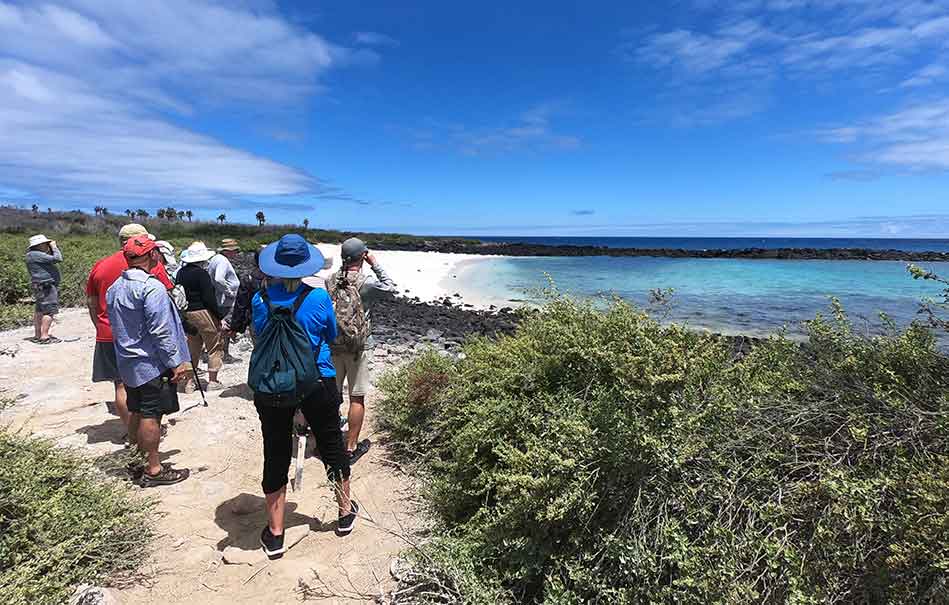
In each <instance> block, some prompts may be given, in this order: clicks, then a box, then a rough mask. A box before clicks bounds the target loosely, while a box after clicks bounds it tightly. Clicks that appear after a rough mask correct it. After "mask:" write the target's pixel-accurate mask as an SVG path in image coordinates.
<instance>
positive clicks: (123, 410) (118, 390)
mask: <svg viewBox="0 0 949 605" xmlns="http://www.w3.org/2000/svg"><path fill="white" fill-rule="evenodd" d="M114 385H115V411H116V412H117V413H118V414H119V418H120V419H121V420H122V424H124V425H125V428H126V429H128V432H129V443H133V444H134V443H135V441H136V438H137V435H136V434H135V433H134V432H133V431H132V429H131V426H130V418H129V404H128V393H127V392H126V391H125V385H124V384H123V383H121V382H120V381H118V380H116V381H115V383H114Z"/></svg>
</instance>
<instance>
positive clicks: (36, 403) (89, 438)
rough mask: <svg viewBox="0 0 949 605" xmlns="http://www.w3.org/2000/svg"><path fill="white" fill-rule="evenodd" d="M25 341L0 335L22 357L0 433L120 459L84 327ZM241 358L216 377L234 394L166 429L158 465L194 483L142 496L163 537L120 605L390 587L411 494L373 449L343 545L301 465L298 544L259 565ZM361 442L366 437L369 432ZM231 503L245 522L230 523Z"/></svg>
mask: <svg viewBox="0 0 949 605" xmlns="http://www.w3.org/2000/svg"><path fill="white" fill-rule="evenodd" d="M31 332H32V328H28V329H19V330H13V331H8V332H3V333H0V349H6V348H10V347H15V348H16V347H18V349H19V350H18V352H17V354H16V356H15V357H14V358H12V359H11V358H10V357H7V356H3V357H0V396H3V397H10V396H13V397H17V396H18V397H19V399H18V400H17V402H16V403H15V405H13V406H12V407H10V408H8V409H6V410H4V411H3V412H2V414H0V422H2V423H3V424H7V425H11V426H12V427H13V428H14V429H16V428H20V427H23V428H25V429H27V430H29V431H31V432H33V433H37V434H40V435H44V436H47V437H50V438H52V439H54V440H56V441H57V442H58V443H59V444H61V445H64V446H75V447H79V448H82V449H83V450H85V451H86V452H87V453H88V454H89V455H92V456H98V455H103V454H109V453H111V452H117V451H118V450H120V449H121V447H122V446H121V445H120V444H121V439H122V436H123V434H124V429H123V427H122V425H121V423H120V421H119V420H118V418H117V417H115V416H113V415H112V414H110V413H109V411H108V408H107V404H106V402H107V401H109V400H111V399H112V395H113V393H112V388H111V385H109V384H92V383H91V382H90V380H89V376H90V373H91V368H92V351H93V346H94V336H93V329H92V326H91V325H90V323H89V319H88V316H87V315H86V314H85V313H84V312H82V311H78V310H69V311H66V312H64V313H63V314H61V315H60V317H59V319H58V321H57V324H56V325H55V326H54V329H53V333H54V334H56V335H57V336H59V337H62V338H78V340H77V341H75V342H66V343H62V344H58V345H53V346H40V345H35V344H32V343H29V342H26V341H25V340H24V339H25V338H26V337H28V336H29V335H30V334H31ZM239 355H240V356H241V357H242V358H243V359H244V361H243V362H242V363H240V364H235V365H231V366H225V369H224V370H223V371H222V373H221V379H222V382H224V384H226V385H235V386H233V387H231V388H228V389H227V390H225V391H222V392H220V393H214V394H209V395H208V401H209V404H210V406H209V407H207V408H204V407H195V408H193V409H191V410H190V411H187V412H185V413H179V414H176V415H174V416H172V417H170V418H169V419H168V420H167V422H168V424H169V427H168V435H167V437H166V438H165V439H164V440H163V442H162V447H161V451H162V453H163V457H164V458H165V459H166V460H168V461H170V462H172V463H173V464H174V465H175V466H177V467H188V468H190V469H191V470H192V476H191V478H189V479H188V480H187V481H185V482H184V483H181V484H178V485H175V486H170V487H164V488H153V489H149V490H141V493H142V495H143V496H151V497H155V498H156V499H157V501H158V510H159V511H160V513H161V514H160V515H159V516H158V518H157V524H158V528H159V532H160V534H161V535H160V537H159V538H158V540H157V543H156V544H155V556H154V559H153V561H152V562H151V563H150V564H149V566H148V568H147V569H145V570H143V571H144V572H145V574H146V575H147V581H145V582H142V583H139V584H137V585H135V586H131V587H127V588H124V589H122V590H121V591H120V594H121V597H122V601H123V603H130V604H132V603H192V604H193V603H196V602H201V603H202V604H203V605H206V604H214V603H222V604H224V603H227V604H233V603H265V602H267V603H292V602H300V601H301V600H302V597H301V595H300V594H299V593H298V592H296V591H297V589H298V585H299V582H300V580H303V581H305V582H309V583H310V584H311V586H318V585H320V582H318V581H314V576H315V575H318V576H319V578H320V579H321V580H322V582H324V583H325V585H326V586H328V587H329V592H334V593H338V594H340V595H351V596H353V597H355V596H356V595H355V593H361V594H363V595H366V597H363V598H356V599H348V598H338V597H329V598H325V599H322V600H323V602H339V603H349V602H356V601H360V600H362V601H365V600H366V599H367V598H368V597H369V596H371V595H373V594H378V593H379V591H380V589H386V588H388V587H390V579H389V574H388V567H389V562H390V561H391V559H392V558H393V557H394V556H395V555H396V554H397V553H398V552H399V551H400V550H402V548H403V547H404V546H405V545H404V543H403V542H402V541H401V539H399V538H398V537H396V536H395V535H393V532H396V533H404V531H403V530H404V529H406V528H411V527H412V526H413V525H414V524H415V523H416V520H415V519H416V517H414V516H413V511H414V510H415V509H414V505H413V503H412V500H411V498H412V494H413V493H414V490H413V486H412V485H411V484H410V481H409V479H408V478H407V477H405V476H404V475H402V474H401V473H399V472H397V471H394V470H393V469H392V468H391V467H390V466H388V465H386V464H385V450H384V448H382V447H381V445H380V444H379V443H375V444H374V446H373V448H372V450H371V451H370V452H369V454H368V455H367V456H365V457H364V458H363V459H362V460H361V461H360V462H359V463H358V464H357V465H356V466H355V467H354V470H353V483H352V490H353V495H354V497H356V498H357V499H358V500H359V501H360V502H361V503H362V505H363V514H362V515H361V518H360V520H359V524H358V525H357V527H356V530H355V531H354V532H353V533H352V534H351V535H350V536H348V537H345V538H340V537H337V536H336V534H335V533H334V532H333V529H332V527H331V526H329V524H331V523H334V522H335V519H336V512H335V504H334V502H333V501H332V499H331V496H330V491H329V488H328V487H327V484H326V481H325V473H324V471H323V466H322V464H321V463H320V461H319V460H317V459H315V458H308V459H307V460H306V466H305V477H304V484H303V487H302V489H301V490H300V491H297V492H292V493H290V495H289V497H288V518H287V525H288V527H293V526H295V527H296V528H297V529H295V530H290V531H292V532H300V533H301V535H305V536H306V537H305V538H304V539H303V541H302V542H300V543H299V544H298V545H297V546H295V547H293V548H292V549H291V550H290V552H288V553H287V554H286V555H285V556H284V558H283V559H281V560H277V561H267V560H266V559H265V558H264V557H263V555H262V553H261V552H260V549H259V547H258V544H257V536H258V534H259V531H260V529H261V528H262V527H263V525H264V523H265V515H264V512H263V509H262V502H263V500H262V497H261V496H262V494H261V491H260V483H259V482H260V470H261V465H262V453H261V446H260V427H259V423H258V420H257V416H256V413H255V411H254V407H253V404H252V403H251V401H250V400H249V393H248V392H247V391H246V387H241V386H239V385H241V384H242V383H243V382H244V379H245V377H246V372H247V361H248V359H249V352H246V351H242V352H240V353H239ZM372 397H373V395H372V394H371V395H370V404H369V411H368V419H367V422H368V423H369V426H370V427H371V421H372V411H373V409H372ZM199 402H200V396H199V395H198V394H197V393H196V394H194V395H181V407H182V409H183V410H184V409H185V408H187V407H189V406H192V405H194V404H197V403H199ZM364 434H365V436H367V437H370V438H372V437H373V435H372V430H371V428H370V429H369V430H364ZM373 441H376V440H375V439H374V440H373ZM136 489H138V488H136ZM237 501H240V502H241V503H242V507H245V508H249V509H250V510H249V512H244V511H241V512H244V514H237V513H236V512H235V510H234V509H235V506H234V503H235V502H237ZM307 526H309V528H310V531H308V532H307V531H306V530H305V529H304V528H305V527H307ZM288 535H289V532H288ZM231 560H234V561H246V562H238V563H231Z"/></svg>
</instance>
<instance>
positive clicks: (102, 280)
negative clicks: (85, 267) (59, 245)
mask: <svg viewBox="0 0 949 605" xmlns="http://www.w3.org/2000/svg"><path fill="white" fill-rule="evenodd" d="M136 235H148V231H147V230H146V229H145V227H143V226H141V225H138V224H136V223H131V224H128V225H125V226H124V227H122V229H121V231H119V241H120V242H121V245H120V246H119V248H120V249H119V251H118V252H116V253H115V254H113V255H111V256H107V257H105V258H103V259H101V260H99V261H97V262H96V264H95V265H93V266H92V270H91V271H90V272H89V280H88V281H87V282H86V307H88V309H89V318H90V319H91V320H92V324H93V325H94V326H95V327H96V350H95V354H94V355H93V358H92V381H93V382H107V381H109V382H112V383H113V384H114V385H115V409H116V411H118V413H119V417H120V418H121V419H122V424H124V425H125V428H126V430H127V429H128V425H129V411H128V403H127V398H126V393H125V385H124V384H123V383H122V377H121V376H120V375H119V368H118V365H117V363H116V360H115V345H114V344H113V342H112V326H111V324H109V312H108V310H107V309H106V301H105V294H106V292H107V291H108V289H109V287H110V286H111V285H112V284H113V283H114V282H115V280H117V279H118V278H119V277H120V276H121V275H122V272H123V271H125V270H126V269H128V268H129V265H128V261H127V260H126V258H125V254H123V253H122V250H121V246H124V245H125V242H126V241H128V240H129V239H131V238H133V237H135V236H136ZM151 273H152V275H154V276H155V277H157V278H158V279H159V281H161V283H162V284H164V286H165V288H167V289H169V290H170V289H171V288H173V287H174V285H173V284H172V283H171V280H169V279H168V274H167V273H166V272H165V266H164V265H163V264H161V263H158V265H157V266H156V267H155V268H154V269H152V271H151ZM128 439H129V442H130V443H132V444H133V445H134V444H135V435H132V434H131V433H129V435H128Z"/></svg>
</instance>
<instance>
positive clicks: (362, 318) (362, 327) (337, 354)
mask: <svg viewBox="0 0 949 605" xmlns="http://www.w3.org/2000/svg"><path fill="white" fill-rule="evenodd" d="M340 254H341V256H342V260H343V266H342V268H341V269H340V270H339V271H337V272H336V273H333V274H332V275H330V276H329V277H328V278H327V279H326V289H327V291H328V292H329V294H330V298H331V299H332V301H333V308H334V309H335V310H336V323H337V333H338V336H337V337H336V341H335V342H334V343H333V344H332V345H331V347H330V348H331V350H332V352H333V367H335V368H336V385H337V387H338V388H339V392H340V398H342V393H343V382H344V381H345V382H346V384H347V386H348V388H349V412H348V413H347V417H348V418H347V421H348V423H349V431H348V432H347V434H346V451H347V452H348V455H349V462H350V464H355V463H356V461H358V460H359V459H360V458H361V457H362V456H363V455H365V454H366V452H368V451H369V446H370V445H371V444H370V442H369V440H368V439H366V440H364V441H359V432H360V431H361V430H362V423H363V418H365V415H366V393H367V392H368V391H369V354H368V352H367V351H369V350H371V349H372V336H371V334H372V325H371V322H370V316H369V307H370V305H371V304H372V301H373V299H374V298H375V297H376V296H377V295H378V294H379V293H381V292H395V291H396V290H397V288H396V285H395V282H394V281H392V278H390V277H389V275H388V274H387V273H386V272H385V270H384V269H383V268H382V265H380V264H379V261H378V260H376V257H375V256H373V254H372V253H371V252H370V251H369V249H368V248H367V247H366V244H365V243H363V241H362V240H360V239H358V238H355V237H351V238H349V239H347V240H346V241H345V242H343V245H342V247H341V249H340ZM363 265H368V266H369V268H370V269H371V270H372V275H365V274H363Z"/></svg>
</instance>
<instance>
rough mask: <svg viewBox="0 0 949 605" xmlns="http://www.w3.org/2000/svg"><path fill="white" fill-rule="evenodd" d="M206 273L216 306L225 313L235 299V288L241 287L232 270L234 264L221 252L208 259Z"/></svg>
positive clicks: (235, 273)
mask: <svg viewBox="0 0 949 605" xmlns="http://www.w3.org/2000/svg"><path fill="white" fill-rule="evenodd" d="M208 275H210V276H211V283H212V284H214V293H215V294H216V295H217V306H218V307H220V308H221V310H222V311H224V312H225V313H226V312H227V311H228V309H230V308H231V307H233V306H234V301H235V300H237V289H238V288H240V287H241V280H240V279H239V278H238V277H237V272H236V271H234V265H232V264H231V261H229V260H228V259H227V257H226V256H224V255H223V254H215V255H214V256H212V257H211V260H209V261H208Z"/></svg>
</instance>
